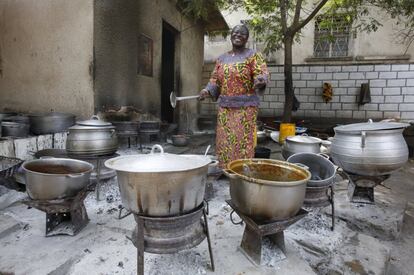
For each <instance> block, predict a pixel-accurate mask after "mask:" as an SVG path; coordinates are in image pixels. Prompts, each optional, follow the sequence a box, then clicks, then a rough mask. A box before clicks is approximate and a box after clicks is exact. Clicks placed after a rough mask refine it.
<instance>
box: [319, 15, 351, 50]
mask: <svg viewBox="0 0 414 275" xmlns="http://www.w3.org/2000/svg"><path fill="white" fill-rule="evenodd" d="M327 20H330V21H328V22H327ZM351 24H352V22H350V21H348V20H346V17H345V16H341V15H337V16H334V17H330V18H326V17H323V16H319V17H318V18H317V19H316V21H315V42H314V47H313V54H314V56H315V57H344V56H348V44H349V38H350V29H351Z"/></svg>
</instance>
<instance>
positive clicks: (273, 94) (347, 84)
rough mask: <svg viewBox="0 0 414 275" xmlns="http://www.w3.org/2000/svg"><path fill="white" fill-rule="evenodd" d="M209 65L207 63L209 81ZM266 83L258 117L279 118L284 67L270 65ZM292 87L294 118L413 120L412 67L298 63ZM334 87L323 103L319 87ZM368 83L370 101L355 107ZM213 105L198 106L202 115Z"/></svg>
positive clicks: (210, 112) (207, 112)
mask: <svg viewBox="0 0 414 275" xmlns="http://www.w3.org/2000/svg"><path fill="white" fill-rule="evenodd" d="M212 69H213V65H212V64H207V65H205V68H204V73H203V81H204V83H207V81H208V77H209V74H210V72H211V70H212ZM269 71H270V74H271V75H270V81H269V84H268V86H267V90H266V92H265V94H264V96H263V97H262V101H261V105H260V115H262V116H280V115H282V112H283V105H284V74H283V66H282V65H277V66H272V65H270V66H269ZM293 80H294V81H293V86H294V87H295V94H296V97H297V99H298V100H299V101H300V103H301V105H300V108H299V110H298V111H297V112H294V113H293V114H294V116H296V117H314V118H335V117H336V118H354V119H368V118H373V119H381V118H394V117H399V118H401V119H404V120H414V64H384V65H365V64H364V65H315V66H313V65H297V66H293ZM325 82H328V83H330V84H331V85H332V87H333V98H332V101H331V102H329V103H325V102H324V101H323V99H322V86H323V83H325ZM362 83H369V85H370V93H371V102H370V103H367V104H365V105H359V104H358V98H359V94H360V89H361V84H362ZM215 108H216V104H215V103H212V102H210V101H206V102H203V103H202V104H201V105H200V114H201V115H213V114H214V113H215Z"/></svg>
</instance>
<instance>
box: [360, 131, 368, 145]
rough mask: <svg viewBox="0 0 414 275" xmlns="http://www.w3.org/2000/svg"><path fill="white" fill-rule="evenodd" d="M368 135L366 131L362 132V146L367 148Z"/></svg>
mask: <svg viewBox="0 0 414 275" xmlns="http://www.w3.org/2000/svg"><path fill="white" fill-rule="evenodd" d="M366 137H367V133H366V132H365V131H362V132H361V148H365V139H366Z"/></svg>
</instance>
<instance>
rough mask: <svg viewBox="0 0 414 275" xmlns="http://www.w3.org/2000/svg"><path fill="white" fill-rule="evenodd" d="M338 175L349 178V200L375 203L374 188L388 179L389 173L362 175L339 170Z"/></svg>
mask: <svg viewBox="0 0 414 275" xmlns="http://www.w3.org/2000/svg"><path fill="white" fill-rule="evenodd" d="M340 175H341V176H343V177H344V178H347V179H348V180H349V182H348V198H349V201H350V202H355V203H367V204H375V198H374V188H375V186H377V185H379V184H381V183H382V182H383V181H385V180H386V179H388V178H389V177H390V175H383V176H362V175H356V174H351V173H347V172H344V171H342V172H340Z"/></svg>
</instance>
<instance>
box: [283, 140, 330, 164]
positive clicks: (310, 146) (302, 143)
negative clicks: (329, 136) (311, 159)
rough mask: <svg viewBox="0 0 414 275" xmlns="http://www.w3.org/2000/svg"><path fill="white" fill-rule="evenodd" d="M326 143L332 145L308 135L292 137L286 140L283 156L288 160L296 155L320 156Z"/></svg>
mask: <svg viewBox="0 0 414 275" xmlns="http://www.w3.org/2000/svg"><path fill="white" fill-rule="evenodd" d="M324 142H326V143H330V142H329V141H323V140H321V139H320V138H316V137H310V136H306V135H302V136H290V137H287V138H286V140H285V143H284V144H283V146H282V156H283V157H284V158H285V159H288V158H289V157H290V156H291V155H293V154H296V153H314V154H318V153H320V152H321V144H322V143H324Z"/></svg>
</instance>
